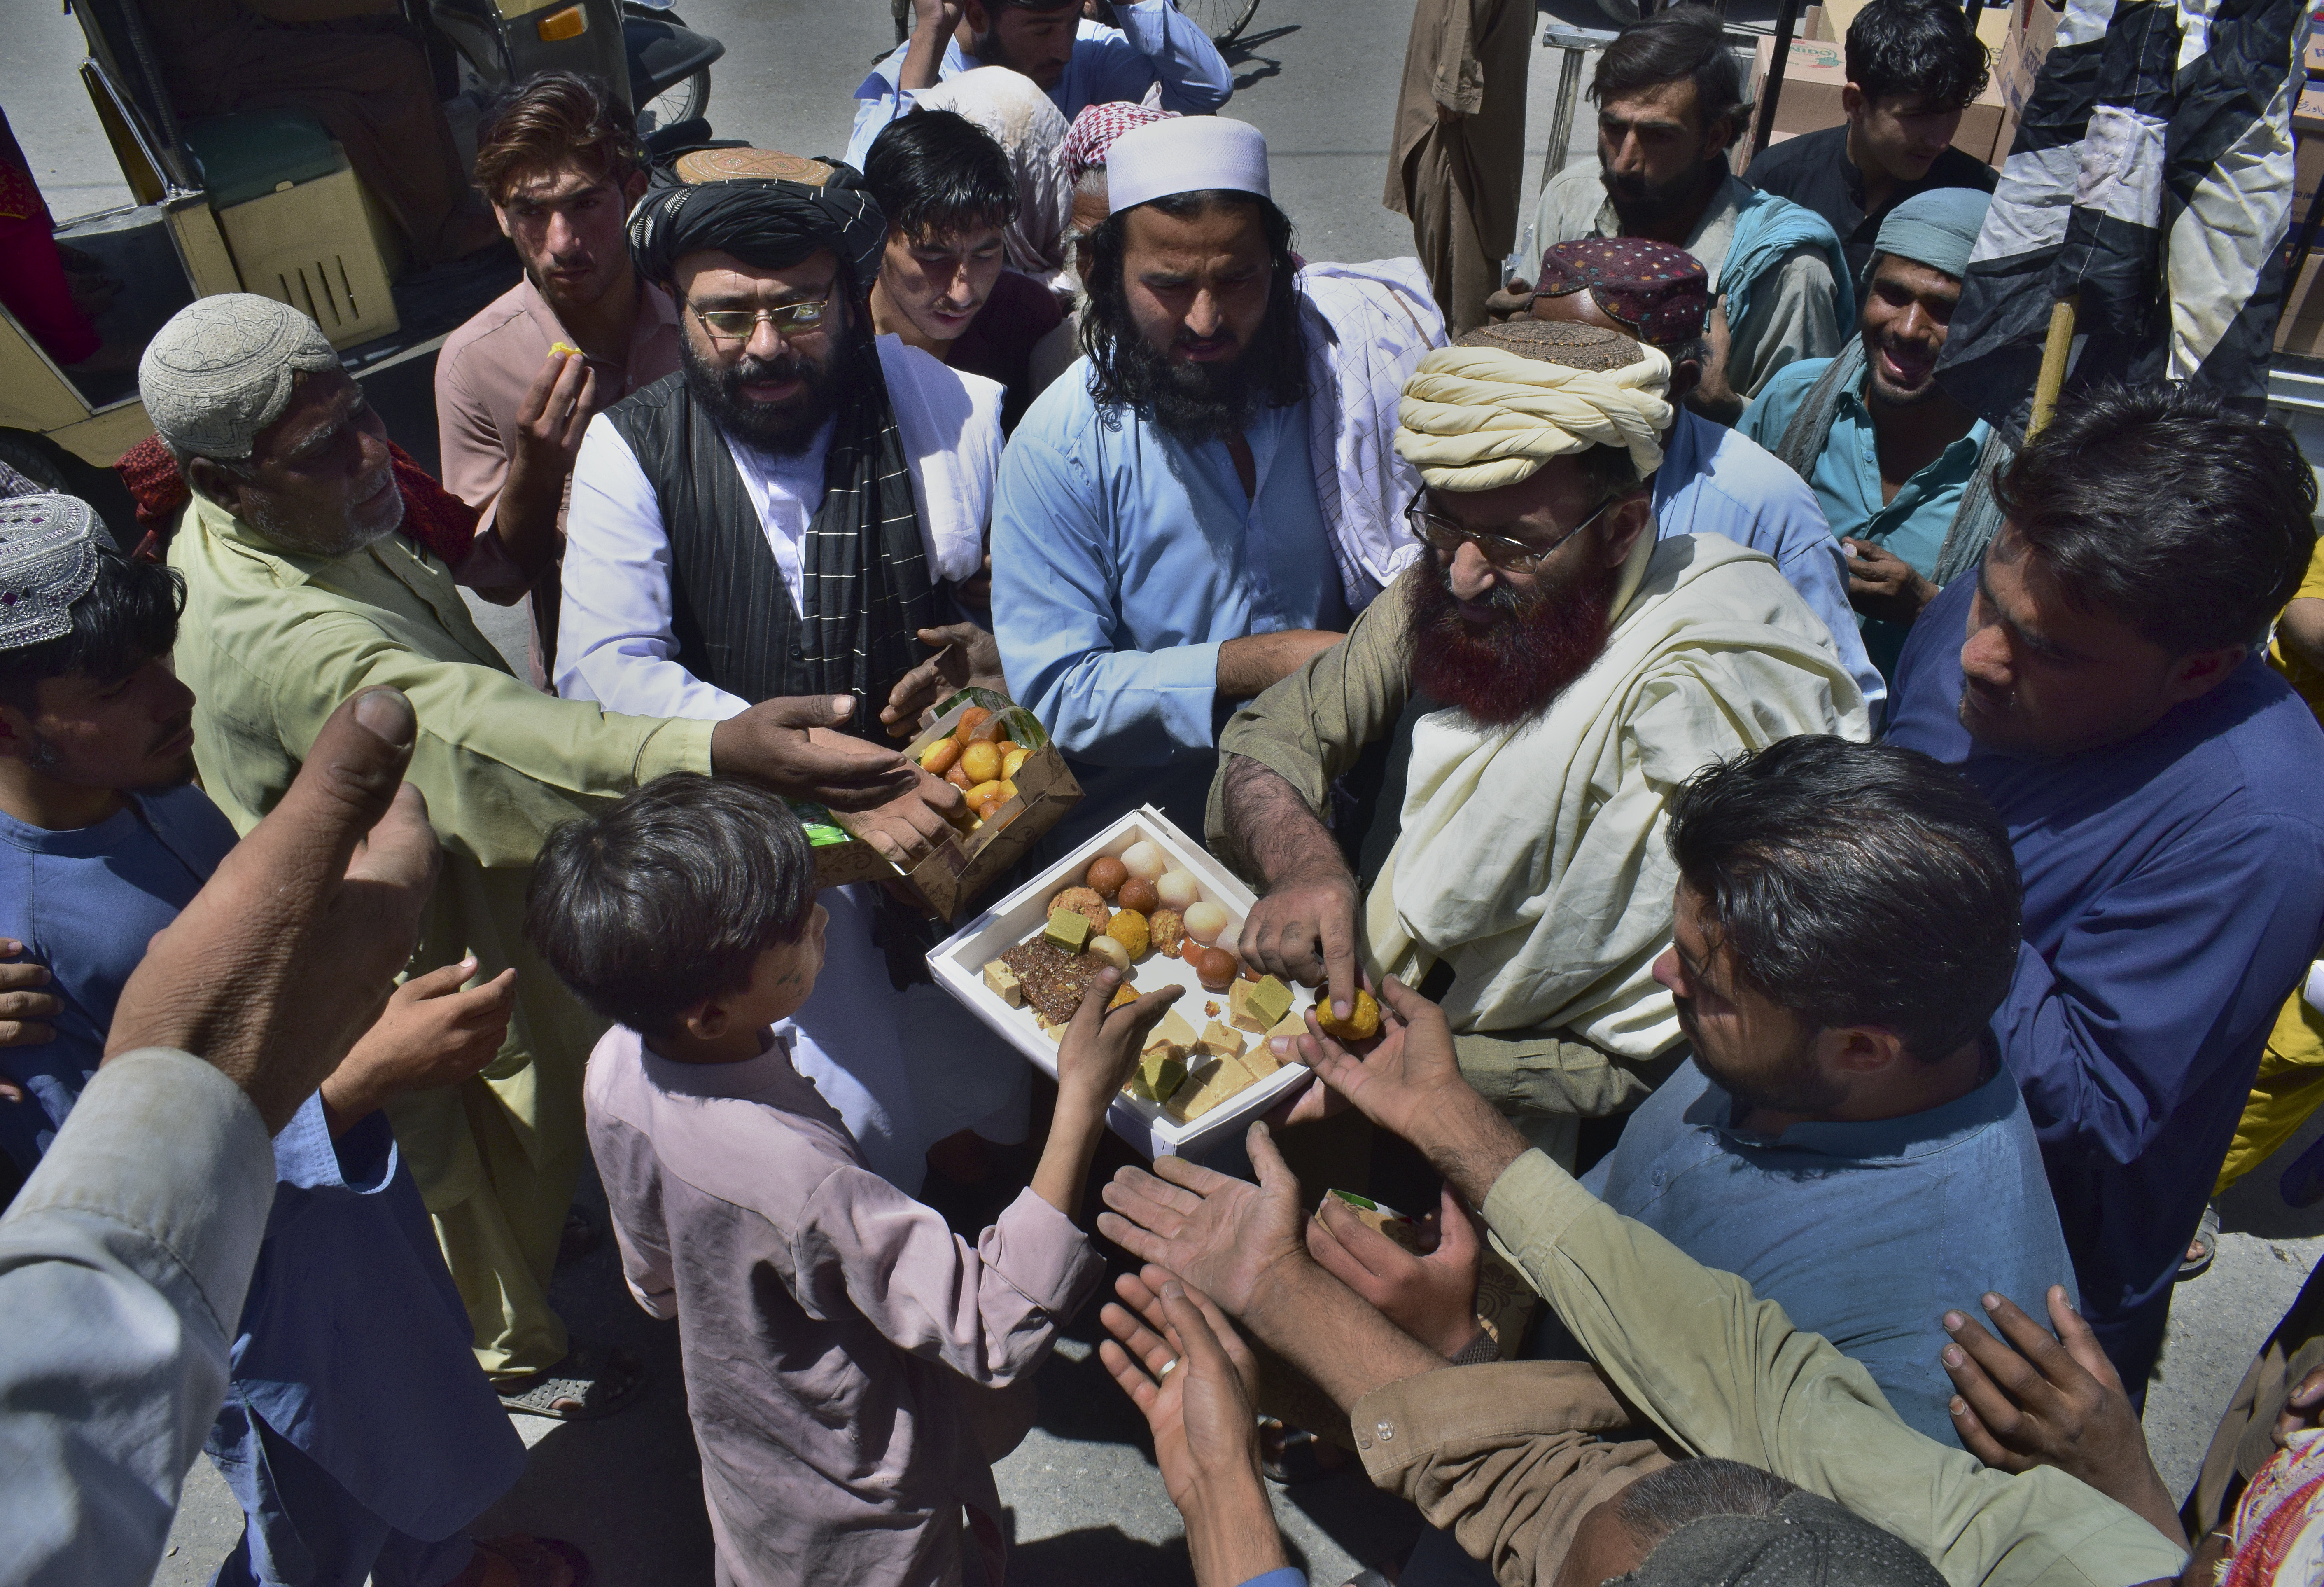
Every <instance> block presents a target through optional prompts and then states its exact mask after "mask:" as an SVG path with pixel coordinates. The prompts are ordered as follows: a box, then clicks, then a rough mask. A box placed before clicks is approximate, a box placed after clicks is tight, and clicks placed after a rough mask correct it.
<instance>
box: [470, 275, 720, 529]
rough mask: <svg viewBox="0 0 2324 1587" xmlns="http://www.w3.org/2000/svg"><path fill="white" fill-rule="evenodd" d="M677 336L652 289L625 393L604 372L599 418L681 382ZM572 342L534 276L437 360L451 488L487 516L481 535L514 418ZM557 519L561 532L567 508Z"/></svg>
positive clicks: (661, 297) (504, 467)
mask: <svg viewBox="0 0 2324 1587" xmlns="http://www.w3.org/2000/svg"><path fill="white" fill-rule="evenodd" d="M679 334H680V332H679V328H678V306H677V305H676V304H675V303H673V302H671V301H670V297H669V293H668V292H666V291H662V290H661V289H660V288H659V287H655V286H649V287H648V288H646V300H645V304H644V306H643V307H642V308H641V309H640V310H639V312H638V319H637V325H636V328H634V329H633V330H632V332H631V333H630V350H629V355H628V357H629V364H628V367H627V368H626V369H624V370H623V371H622V385H621V389H620V390H618V391H612V390H609V389H608V381H609V377H610V376H611V374H612V371H610V370H608V369H606V368H605V367H604V365H602V364H600V365H598V366H597V383H598V402H597V406H598V408H599V410H600V411H603V410H604V409H606V408H610V407H612V406H613V404H614V403H615V402H618V401H621V400H622V398H623V397H626V396H628V395H629V394H630V393H631V392H634V391H638V390H641V389H642V388H644V387H646V386H650V385H651V384H652V383H654V382H656V381H658V380H659V379H660V378H661V377H662V376H663V375H665V374H674V373H675V372H676V371H677V370H678V337H679ZM572 340H573V338H572V337H569V336H567V335H566V332H565V328H564V326H563V325H561V324H559V323H558V318H557V311H556V310H555V309H551V308H550V307H549V304H548V301H547V300H545V299H543V298H542V297H541V295H540V293H539V291H538V290H537V289H536V288H535V287H534V286H533V284H532V279H531V278H530V276H528V277H526V278H525V279H524V280H522V281H519V282H517V284H516V285H514V286H512V287H511V288H510V289H509V290H508V291H505V292H503V293H502V294H501V295H500V296H499V297H497V298H495V299H493V300H492V301H491V302H490V303H487V304H485V305H484V308H482V309H478V310H477V311H476V313H475V316H474V317H472V318H470V319H469V320H468V322H467V323H466V325H463V326H462V327H460V328H459V329H457V330H456V331H454V332H453V333H452V334H451V335H450V336H448V337H445V338H444V346H443V347H442V349H441V350H440V351H438V353H437V355H436V436H437V441H438V446H439V447H440V448H441V450H442V453H443V464H442V466H443V479H444V488H445V489H447V490H448V491H450V492H451V493H452V494H454V495H456V496H457V497H459V498H460V499H461V500H462V501H464V502H466V503H468V505H469V506H471V507H475V508H478V509H480V510H482V512H484V522H483V523H482V524H480V525H478V528H479V530H480V531H482V530H484V529H488V528H490V527H491V524H492V521H493V502H494V501H495V500H496V499H497V498H498V497H499V495H500V494H501V482H502V481H503V480H505V479H506V478H507V477H508V447H507V445H506V443H505V442H504V441H503V439H502V438H503V437H504V436H507V435H509V434H511V433H512V432H513V431H514V430H515V429H516V416H517V411H518V409H520V408H521V407H522V406H523V404H524V393H525V392H526V391H527V390H529V389H530V387H531V385H532V383H533V380H534V377H536V376H537V375H539V374H540V366H541V364H544V363H546V362H547V361H548V358H549V348H550V347H551V346H554V345H555V344H557V343H558V342H567V343H570V342H571V341H572ZM557 521H558V527H559V528H562V527H563V526H564V522H565V511H564V509H563V508H562V507H559V508H558V513H557Z"/></svg>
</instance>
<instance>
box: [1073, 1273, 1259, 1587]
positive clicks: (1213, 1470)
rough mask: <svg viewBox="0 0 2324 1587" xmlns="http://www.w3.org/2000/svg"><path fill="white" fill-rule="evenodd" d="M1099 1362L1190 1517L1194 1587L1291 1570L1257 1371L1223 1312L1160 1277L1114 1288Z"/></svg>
mask: <svg viewBox="0 0 2324 1587" xmlns="http://www.w3.org/2000/svg"><path fill="white" fill-rule="evenodd" d="M1114 1293H1115V1294H1117V1295H1119V1296H1120V1297H1121V1299H1122V1302H1123V1303H1124V1304H1122V1305H1119V1306H1117V1305H1114V1304H1111V1303H1108V1304H1107V1306H1105V1308H1104V1309H1103V1310H1102V1312H1100V1313H1099V1320H1100V1321H1102V1323H1103V1324H1105V1330H1106V1332H1107V1333H1110V1334H1111V1335H1112V1336H1113V1337H1112V1338H1111V1339H1108V1340H1106V1341H1104V1342H1102V1343H1101V1344H1100V1345H1099V1346H1098V1359H1099V1361H1102V1362H1103V1363H1104V1365H1105V1370H1107V1371H1108V1372H1110V1373H1111V1374H1112V1375H1113V1380H1114V1381H1115V1382H1116V1383H1118V1384H1120V1386H1121V1391H1122V1392H1123V1393H1124V1394H1127V1395H1128V1396H1130V1401H1131V1403H1132V1404H1134V1405H1136V1406H1137V1407H1138V1408H1139V1410H1140V1411H1142V1412H1144V1413H1145V1416H1146V1425H1147V1426H1148V1429H1149V1430H1150V1431H1151V1432H1152V1434H1153V1435H1154V1463H1155V1464H1156V1465H1157V1467H1159V1468H1160V1469H1161V1472H1162V1484H1163V1486H1164V1487H1165V1488H1166V1489H1167V1490H1169V1494H1170V1502H1171V1503H1173V1504H1175V1505H1176V1506H1177V1507H1178V1511H1179V1513H1180V1514H1181V1515H1183V1516H1185V1518H1186V1546H1187V1550H1188V1552H1189V1553H1190V1554H1191V1555H1193V1556H1194V1580H1195V1581H1196V1582H1198V1583H1201V1584H1203V1587H1209V1584H1211V1583H1219V1584H1221V1587H1228V1584H1231V1583H1236V1582H1248V1581H1250V1580H1251V1579H1252V1578H1253V1577H1255V1576H1261V1575H1264V1574H1266V1573H1268V1572H1269V1571H1272V1570H1278V1569H1280V1568H1282V1566H1283V1565H1284V1564H1286V1557H1285V1555H1284V1551H1283V1542H1282V1536H1281V1534H1279V1533H1278V1532H1277V1530H1276V1527H1275V1519H1274V1516H1273V1514H1272V1512H1271V1509H1270V1507H1269V1506H1268V1500H1267V1487H1266V1483H1265V1481H1263V1480H1262V1479H1261V1477H1260V1474H1259V1424H1258V1419H1257V1418H1256V1417H1255V1416H1253V1415H1252V1411H1251V1407H1252V1404H1253V1402H1254V1401H1255V1399H1256V1398H1257V1396H1258V1392H1259V1362H1258V1361H1257V1359H1256V1358H1255V1357H1253V1356H1252V1354H1251V1352H1250V1346H1248V1345H1247V1344H1245V1343H1244V1342H1243V1341H1242V1336H1241V1335H1240V1333H1236V1332H1235V1329H1234V1325H1233V1324H1231V1323H1229V1322H1228V1321H1227V1319H1226V1316H1225V1315H1224V1314H1223V1313H1222V1312H1221V1311H1220V1310H1219V1308H1218V1306H1217V1305H1216V1304H1215V1303H1213V1301H1212V1300H1211V1298H1210V1297H1209V1296H1206V1295H1204V1294H1203V1292H1202V1291H1201V1290H1199V1289H1195V1288H1193V1287H1188V1286H1186V1285H1184V1284H1182V1283H1181V1282H1180V1281H1179V1280H1177V1279H1176V1278H1172V1277H1171V1276H1170V1275H1169V1274H1167V1273H1166V1272H1164V1271H1163V1270H1162V1269H1159V1268H1151V1267H1149V1268H1148V1269H1146V1270H1145V1271H1144V1272H1143V1273H1141V1274H1139V1275H1137V1276H1136V1277H1132V1276H1130V1275H1129V1274H1124V1275H1122V1277H1120V1278H1117V1279H1116V1280H1114Z"/></svg>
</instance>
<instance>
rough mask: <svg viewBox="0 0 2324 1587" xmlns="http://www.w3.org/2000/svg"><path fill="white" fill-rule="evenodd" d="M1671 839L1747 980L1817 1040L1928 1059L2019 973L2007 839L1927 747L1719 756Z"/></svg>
mask: <svg viewBox="0 0 2324 1587" xmlns="http://www.w3.org/2000/svg"><path fill="white" fill-rule="evenodd" d="M1669 842H1670V852H1671V857H1672V858H1673V859H1674V860H1676V861H1677V862H1678V871H1679V877H1680V880H1682V881H1684V882H1685V883H1686V886H1687V889H1688V890H1689V891H1691V892H1692V893H1693V894H1694V895H1695V896H1696V897H1697V898H1699V899H1701V900H1702V908H1703V911H1704V914H1705V916H1706V917H1707V919H1706V925H1707V927H1709V928H1710V929H1711V930H1712V931H1713V932H1715V934H1716V936H1717V938H1718V940H1719V942H1720V943H1721V944H1723V945H1724V946H1726V947H1727V948H1729V950H1730V951H1731V953H1732V955H1733V962H1734V965H1735V973H1736V975H1737V976H1738V978H1739V979H1740V980H1741V981H1742V982H1743V983H1745V984H1746V985H1748V986H1750V987H1752V988H1754V989H1755V990H1757V991H1758V992H1762V993H1764V994H1765V995H1766V997H1767V998H1769V999H1770V1000H1772V1001H1774V1002H1775V1005H1776V1006H1777V1007H1779V1008H1783V1009H1786V1010H1790V1011H1791V1012H1792V1013H1793V1014H1794V1015H1795V1016H1796V1017H1797V1018H1798V1019H1799V1020H1800V1021H1801V1022H1802V1023H1803V1025H1805V1026H1806V1027H1807V1029H1810V1030H1820V1029H1836V1028H1839V1027H1841V1026H1848V1025H1877V1026H1880V1027H1882V1028H1884V1029H1889V1030H1893V1031H1895V1033H1896V1035H1897V1036H1898V1037H1899V1038H1901V1039H1902V1040H1903V1042H1904V1046H1905V1048H1906V1049H1907V1050H1908V1051H1910V1052H1911V1053H1912V1054H1913V1056H1915V1057H1917V1058H1921V1059H1924V1060H1926V1061H1929V1062H1932V1063H1933V1062H1935V1061H1936V1060H1937V1059H1939V1058H1942V1057H1944V1056H1947V1055H1948V1054H1950V1053H1952V1052H1955V1051H1957V1050H1959V1049H1960V1047H1962V1046H1963V1045H1965V1044H1966V1043H1968V1042H1969V1041H1970V1040H1973V1039H1974V1038H1976V1036H1977V1033H1978V1031H1979V1030H1981V1029H1984V1027H1985V1023H1986V1021H1987V1019H1989V1018H1990V1017H1991V1016H1992V1013H1993V1010H1996V1009H1997V1008H1999V1007H2000V1006H2001V1000H2002V998H2003V997H2004V996H2005V995H2006V993H2007V992H2008V991H2009V983H2010V981H2011V979H2012V978H2013V977H2014V976H2015V973H2016V970H2017V942H2018V929H2019V918H2020V899H2019V891H2018V882H2017V861H2016V857H2015V854H2014V853H2012V852H2011V850H2010V847H2009V832H2008V829H2007V828H2006V826H2003V824H2002V820H2001V817H2000V816H1999V815H1998V814H1997V813H1996V811H1995V810H1994V808H1993V807H1992V805H1990V804H1989V803H1987V800H1986V798H1985V796H1984V795H1983V794H1981V793H1979V792H1978V790H1977V789H1975V788H1974V787H1972V786H1971V785H1970V784H1969V781H1968V780H1966V779H1964V778H1963V777H1962V776H1961V775H1960V773H1959V772H1957V771H1955V770H1953V769H1952V768H1950V767H1949V766H1946V765H1943V764H1941V762H1939V761H1934V760H1932V759H1931V758H1930V757H1928V756H1926V755H1923V754H1922V753H1920V752H1918V751H1916V750H1907V749H1902V748H1899V747H1898V746H1896V745H1894V744H1879V743H1870V744H1860V743H1849V741H1848V740H1846V739H1840V738H1834V737H1831V736H1830V735H1828V734H1811V735H1805V736H1802V737H1799V738H1787V739H1784V740H1781V741H1779V742H1777V743H1773V744H1770V745H1768V746H1767V747H1766V749H1764V750H1761V751H1759V752H1757V753H1756V754H1754V753H1745V754H1740V755H1737V756H1735V757H1734V758H1733V759H1731V760H1729V761H1719V762H1714V763H1713V764H1711V765H1710V766H1706V767H1704V768H1703V769H1702V770H1701V771H1698V772H1696V773H1695V774H1694V776H1693V777H1692V778H1691V779H1689V780H1687V782H1686V784H1685V786H1684V787H1683V788H1682V789H1679V792H1678V797H1677V798H1675V799H1674V800H1673V801H1672V804H1671V818H1670V835H1669Z"/></svg>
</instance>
